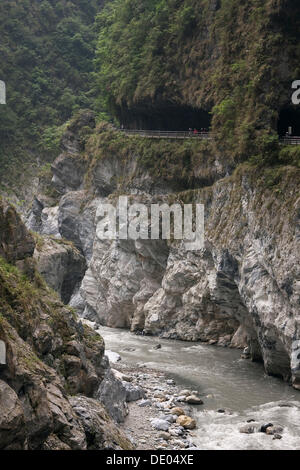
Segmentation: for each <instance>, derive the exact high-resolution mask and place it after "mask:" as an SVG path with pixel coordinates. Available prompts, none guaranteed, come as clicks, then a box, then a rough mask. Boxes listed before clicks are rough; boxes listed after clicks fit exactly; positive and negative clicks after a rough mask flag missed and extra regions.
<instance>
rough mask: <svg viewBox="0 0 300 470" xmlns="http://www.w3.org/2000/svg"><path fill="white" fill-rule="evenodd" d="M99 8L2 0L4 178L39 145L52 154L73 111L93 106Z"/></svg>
mask: <svg viewBox="0 0 300 470" xmlns="http://www.w3.org/2000/svg"><path fill="white" fill-rule="evenodd" d="M101 4H102V0H14V1H12V0H1V2H0V33H1V40H0V55H1V62H0V79H1V80H4V81H5V82H6V86H7V106H0V163H1V171H2V173H3V175H4V177H5V175H6V176H7V174H8V173H9V174H11V169H12V164H14V165H15V167H17V166H18V165H19V163H20V162H22V161H23V160H24V158H25V160H26V159H28V158H29V153H31V152H32V151H34V150H36V149H37V148H38V146H39V145H41V144H42V147H43V148H46V150H48V151H49V150H51V149H52V148H53V147H55V144H56V143H57V127H58V126H59V125H61V124H62V123H63V122H64V121H66V120H67V119H68V118H69V117H70V116H71V114H72V112H73V111H74V110H76V109H78V108H79V107H91V106H92V104H93V99H92V96H91V92H90V90H91V88H92V82H91V71H92V69H93V58H94V49H95V38H96V32H95V28H94V19H95V16H96V13H97V11H99V8H100V6H101ZM29 151H30V152H29ZM6 168H9V170H8V171H6Z"/></svg>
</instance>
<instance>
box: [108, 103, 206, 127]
mask: <svg viewBox="0 0 300 470" xmlns="http://www.w3.org/2000/svg"><path fill="white" fill-rule="evenodd" d="M116 114H117V117H118V120H119V122H120V125H121V126H124V128H125V129H135V130H153V131H154V130H161V131H188V130H189V129H197V130H198V131H201V129H202V130H204V129H205V130H207V131H208V130H209V128H210V125H211V115H210V113H209V112H207V111H205V110H202V109H197V108H193V107H191V106H175V105H173V104H164V105H160V106H157V107H154V106H153V107H150V106H149V107H136V108H131V109H128V108H127V107H122V108H121V107H120V108H119V109H117V110H116Z"/></svg>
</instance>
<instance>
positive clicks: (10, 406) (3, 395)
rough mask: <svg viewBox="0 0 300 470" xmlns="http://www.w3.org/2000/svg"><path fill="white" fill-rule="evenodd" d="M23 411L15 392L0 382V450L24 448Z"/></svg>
mask: <svg viewBox="0 0 300 470" xmlns="http://www.w3.org/2000/svg"><path fill="white" fill-rule="evenodd" d="M24 425H25V418H24V410H23V407H22V404H21V402H20V400H19V399H18V396H17V394H16V393H15V391H14V390H13V389H12V388H10V387H9V385H7V383H5V382H3V381H2V380H0V449H9V447H10V446H11V445H13V448H14V449H15V450H17V449H20V450H21V449H23V448H24V446H25V440H26V432H25V427H24Z"/></svg>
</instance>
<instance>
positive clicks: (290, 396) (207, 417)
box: [99, 327, 300, 450]
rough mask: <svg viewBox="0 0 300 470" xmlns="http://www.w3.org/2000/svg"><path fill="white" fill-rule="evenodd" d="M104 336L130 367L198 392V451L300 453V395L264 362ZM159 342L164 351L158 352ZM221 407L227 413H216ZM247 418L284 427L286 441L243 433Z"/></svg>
mask: <svg viewBox="0 0 300 470" xmlns="http://www.w3.org/2000/svg"><path fill="white" fill-rule="evenodd" d="M99 332H100V333H101V335H102V336H103V337H104V340H105V344H106V348H107V349H110V350H111V351H114V352H117V353H119V354H120V355H121V358H122V360H123V361H124V362H125V363H126V364H129V365H135V364H137V363H143V364H146V365H147V366H148V367H152V368H155V369H159V370H162V371H163V372H165V373H167V374H168V375H169V376H170V377H172V378H174V379H175V381H176V383H177V384H178V385H182V388H190V389H191V390H198V392H199V394H200V396H201V397H203V401H204V406H201V407H198V408H197V411H196V417H197V421H198V430H197V438H196V440H195V443H196V444H197V446H198V448H199V449H241V450H242V449H290V450H293V449H298V450H299V449H300V392H297V391H296V390H294V389H293V388H292V387H290V386H289V385H288V384H285V383H283V382H282V381H281V380H279V379H276V378H274V377H268V376H266V374H265V373H264V370H263V366H262V365H261V364H255V363H252V362H251V361H248V360H242V359H240V354H241V352H240V351H236V350H232V349H227V348H218V347H214V346H206V345H203V344H200V343H187V342H181V341H168V340H162V339H160V338H153V337H145V336H136V335H133V334H131V333H130V332H128V331H125V330H118V329H111V328H105V327H101V329H100V331H99ZM157 343H160V344H161V345H162V348H161V349H158V350H153V346H155V344H157ZM130 348H133V349H134V351H130V350H128V349H130ZM282 405H288V406H282ZM219 408H223V409H225V410H226V412H227V413H226V414H220V413H217V410H218V409H219ZM230 412H231V413H232V414H228V413H230ZM248 419H256V420H257V421H259V422H262V423H269V422H271V423H274V424H280V425H282V426H283V427H284V433H283V438H282V439H281V440H273V439H272V436H268V435H266V434H263V433H254V434H241V433H240V432H239V428H240V427H241V426H242V425H245V424H247V423H246V421H247V420H248Z"/></svg>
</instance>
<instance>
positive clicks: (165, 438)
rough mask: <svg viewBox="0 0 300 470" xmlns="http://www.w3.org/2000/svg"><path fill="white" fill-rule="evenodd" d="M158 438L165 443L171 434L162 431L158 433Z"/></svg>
mask: <svg viewBox="0 0 300 470" xmlns="http://www.w3.org/2000/svg"><path fill="white" fill-rule="evenodd" d="M159 437H160V438H161V439H164V440H165V441H169V440H170V439H171V434H169V433H168V432H165V431H163V432H160V433H159Z"/></svg>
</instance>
